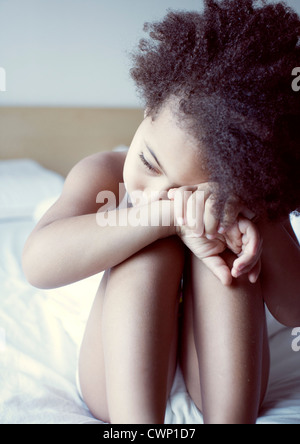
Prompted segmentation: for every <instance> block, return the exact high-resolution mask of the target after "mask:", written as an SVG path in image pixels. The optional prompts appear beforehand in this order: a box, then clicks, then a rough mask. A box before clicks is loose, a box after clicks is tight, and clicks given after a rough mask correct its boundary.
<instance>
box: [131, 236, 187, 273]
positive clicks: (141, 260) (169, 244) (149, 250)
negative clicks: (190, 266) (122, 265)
mask: <svg viewBox="0 0 300 444" xmlns="http://www.w3.org/2000/svg"><path fill="white" fill-rule="evenodd" d="M128 260H129V261H132V262H136V263H138V264H141V265H143V264H144V265H146V266H149V267H151V268H150V269H151V270H153V271H154V270H158V271H160V272H162V271H164V272H168V273H170V274H173V273H177V272H180V274H182V271H183V266H184V245H183V243H182V242H181V240H180V239H179V238H177V237H175V236H173V237H168V238H166V239H161V240H159V241H157V242H154V243H153V244H151V245H149V246H148V247H146V248H144V249H143V250H141V251H139V252H138V253H137V254H135V255H134V256H132V257H131V258H129V259H128Z"/></svg>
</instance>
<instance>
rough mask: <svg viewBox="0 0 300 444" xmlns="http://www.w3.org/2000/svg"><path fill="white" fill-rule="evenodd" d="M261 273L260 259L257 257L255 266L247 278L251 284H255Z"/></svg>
mask: <svg viewBox="0 0 300 444" xmlns="http://www.w3.org/2000/svg"><path fill="white" fill-rule="evenodd" d="M260 273H261V260H260V259H259V260H258V262H257V264H256V265H255V267H254V268H253V269H252V270H251V271H250V273H248V278H249V281H250V282H251V284H255V283H256V282H257V280H258V278H259V275H260Z"/></svg>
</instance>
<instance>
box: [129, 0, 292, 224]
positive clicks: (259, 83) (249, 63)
mask: <svg viewBox="0 0 300 444" xmlns="http://www.w3.org/2000/svg"><path fill="white" fill-rule="evenodd" d="M204 3H205V5H204V11H203V12H202V13H200V12H183V11H169V12H168V14H167V16H166V17H165V18H164V20H163V21H161V22H155V23H152V24H149V23H146V24H145V28H144V30H145V32H147V33H148V34H149V37H148V38H146V39H142V40H141V41H140V44H139V48H138V50H137V51H136V52H135V53H134V54H133V61H134V66H133V68H132V70H131V75H132V77H133V79H134V80H135V82H136V85H137V88H138V91H139V92H140V94H141V96H142V97H143V99H144V102H145V107H146V108H147V110H148V113H149V114H150V115H151V116H152V117H153V118H154V117H155V115H156V114H157V113H158V112H159V110H160V109H161V108H162V107H163V106H164V104H165V103H166V102H167V101H168V100H169V99H171V98H172V97H173V98H174V97H175V98H176V99H178V100H177V102H178V106H179V107H178V111H177V114H178V113H179V114H178V116H179V119H180V122H182V123H183V125H184V127H185V128H186V129H187V130H188V131H189V133H191V134H192V135H193V136H194V138H195V139H196V140H197V142H198V143H199V146H201V147H202V148H203V150H204V153H202V154H203V158H204V161H205V166H206V168H207V170H208V172H209V175H210V181H211V182H215V183H216V184H217V185H216V189H215V193H216V196H217V199H216V203H215V212H216V215H217V216H218V217H220V218H222V216H223V213H224V206H225V202H226V201H227V200H228V199H230V197H232V196H233V195H234V196H238V197H239V198H240V199H241V200H242V201H243V203H244V204H245V205H246V206H247V207H248V208H249V209H251V210H252V211H253V212H254V213H255V214H256V215H257V216H261V217H268V219H269V220H274V221H278V220H281V219H283V218H286V217H288V215H289V214H290V213H291V212H296V213H297V214H298V211H299V208H300V194H299V190H300V186H299V185H300V174H299V160H300V156H299V151H300V150H299V148H300V92H298V93H297V92H295V91H293V89H292V81H293V79H294V77H292V71H293V69H294V68H295V67H298V66H300V19H299V16H298V15H297V14H296V13H295V12H294V11H293V10H292V9H291V8H289V7H287V6H286V5H285V4H284V3H275V4H268V3H267V2H266V1H255V0H220V1H214V0H205V1H204Z"/></svg>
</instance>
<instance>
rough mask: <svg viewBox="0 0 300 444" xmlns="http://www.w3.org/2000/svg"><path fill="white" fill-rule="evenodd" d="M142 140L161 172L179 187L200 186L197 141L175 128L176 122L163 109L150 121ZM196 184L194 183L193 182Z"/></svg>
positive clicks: (202, 165) (166, 110)
mask: <svg viewBox="0 0 300 444" xmlns="http://www.w3.org/2000/svg"><path fill="white" fill-rule="evenodd" d="M147 124H148V128H147V127H146V131H145V137H146V142H147V145H151V146H150V149H151V151H152V152H154V154H155V156H156V157H157V159H158V161H159V163H160V164H161V166H162V167H163V169H164V171H165V172H166V173H167V174H168V175H169V176H170V177H172V178H175V177H176V183H177V184H178V185H180V186H181V185H191V184H195V183H201V182H203V181H204V180H203V178H204V176H206V177H207V174H205V169H204V163H203V160H202V155H201V147H199V144H198V143H197V142H196V140H195V139H194V138H193V137H192V136H191V135H190V134H189V133H188V132H187V130H185V129H184V127H183V126H182V125H179V124H178V118H177V117H175V116H174V113H173V112H172V111H171V109H170V108H167V107H165V108H164V109H163V110H162V111H161V112H160V113H159V115H158V116H157V117H156V119H155V120H152V119H151V118H149V120H148V122H147ZM195 181H197V182H195Z"/></svg>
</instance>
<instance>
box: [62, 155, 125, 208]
mask: <svg viewBox="0 0 300 444" xmlns="http://www.w3.org/2000/svg"><path fill="white" fill-rule="evenodd" d="M125 158H126V153H123V152H122V153H116V152H103V153H97V154H93V155H92V156H89V157H86V158H85V159H83V160H81V161H80V162H79V163H78V164H77V165H75V167H74V168H73V169H72V170H71V171H70V173H69V175H68V177H67V179H66V183H65V187H64V192H63V195H65V196H66V197H67V196H68V195H69V194H71V195H72V197H73V199H74V198H75V200H78V199H80V200H81V199H83V200H84V201H86V202H87V201H89V200H90V199H92V200H93V202H95V199H96V196H97V194H98V193H99V192H100V191H103V190H109V191H112V192H114V193H115V195H118V190H119V183H122V182H123V167H124V162H125Z"/></svg>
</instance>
